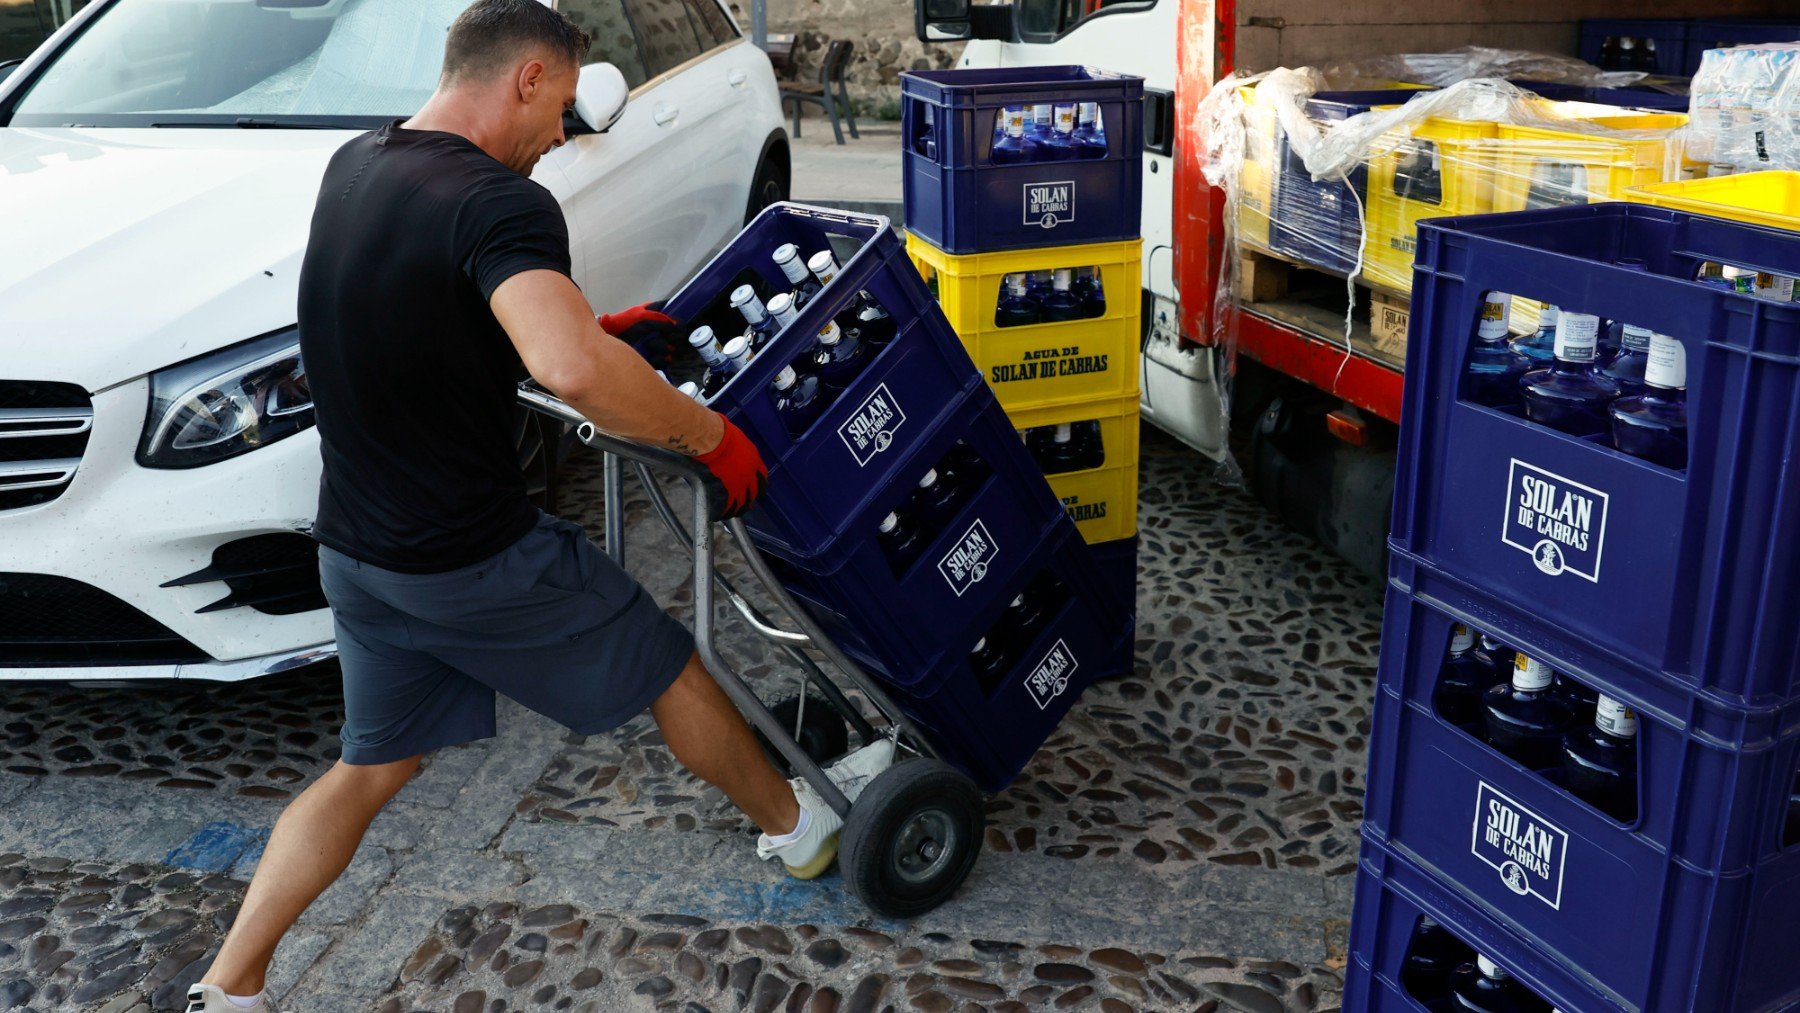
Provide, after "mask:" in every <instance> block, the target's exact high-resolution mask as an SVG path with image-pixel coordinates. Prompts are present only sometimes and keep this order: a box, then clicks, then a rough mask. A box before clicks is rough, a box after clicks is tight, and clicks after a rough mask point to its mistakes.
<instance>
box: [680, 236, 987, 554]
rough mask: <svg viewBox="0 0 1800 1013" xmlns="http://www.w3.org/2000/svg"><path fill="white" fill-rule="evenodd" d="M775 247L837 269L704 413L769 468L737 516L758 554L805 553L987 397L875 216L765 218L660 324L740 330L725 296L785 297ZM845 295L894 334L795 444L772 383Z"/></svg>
mask: <svg viewBox="0 0 1800 1013" xmlns="http://www.w3.org/2000/svg"><path fill="white" fill-rule="evenodd" d="M783 243H794V244H796V245H797V246H798V247H799V248H800V250H801V251H802V254H803V255H811V254H812V253H813V252H815V251H818V250H823V249H833V250H835V251H837V260H838V262H839V263H840V264H841V265H842V266H843V270H842V271H841V272H840V273H839V274H838V276H837V277H836V278H834V279H832V282H831V284H830V285H827V286H826V287H825V289H824V290H823V291H822V292H820V293H819V294H818V295H817V296H815V297H814V298H813V299H812V300H811V301H810V302H808V303H807V304H806V307H805V308H804V309H802V310H801V311H800V314H799V318H798V319H797V320H796V321H795V323H794V324H793V325H792V326H789V327H787V328H785V329H784V330H783V331H782V332H781V333H780V334H779V335H778V336H777V337H776V338H775V339H774V340H773V341H772V342H770V344H769V345H768V346H767V347H765V348H764V350H763V351H762V352H761V353H760V354H758V355H757V357H756V358H755V359H754V360H752V361H751V363H750V366H749V368H747V369H745V370H744V371H743V372H742V373H739V374H738V375H737V376H735V377H733V378H732V379H731V382H730V383H728V384H726V385H725V387H724V389H722V390H721V391H720V392H719V394H718V395H717V396H716V397H714V398H713V400H712V401H711V402H710V405H711V407H713V408H716V409H718V410H719V411H722V412H724V413H725V415H727V416H728V417H729V418H730V419H731V420H732V421H733V422H735V423H737V424H738V426H739V427H741V428H742V429H743V430H744V432H745V433H746V434H747V435H748V436H749V437H750V438H751V440H753V441H754V442H755V443H756V445H757V447H758V448H759V449H760V450H761V451H762V454H763V458H764V460H765V461H766V462H767V463H768V465H769V485H768V491H767V492H766V493H764V495H763V496H762V498H761V499H759V500H758V501H757V505H756V507H755V509H753V510H752V511H751V512H750V514H749V515H748V516H747V518H746V522H747V523H748V525H749V527H750V529H751V531H752V532H753V533H754V534H755V535H756V536H757V540H758V542H759V543H760V544H763V545H765V546H767V547H769V548H771V549H773V550H777V551H782V552H786V553H788V554H791V555H815V554H818V553H821V552H824V551H826V549H827V548H828V547H829V546H830V545H831V543H832V542H833V541H834V540H835V539H836V538H837V536H838V535H839V534H840V533H841V532H842V531H843V530H844V529H845V525H847V524H848V523H849V522H850V520H851V518H853V517H855V516H857V515H858V513H859V511H862V510H864V509H865V508H866V506H867V504H868V503H869V502H870V500H872V499H874V498H875V497H877V496H879V495H880V494H881V492H882V491H883V490H884V489H885V488H887V487H888V486H889V485H891V484H892V482H893V481H894V476H895V474H896V473H897V472H898V471H899V470H900V468H901V466H902V464H903V463H904V462H905V460H906V459H907V458H908V457H909V456H910V455H911V454H912V453H913V452H914V451H915V450H916V449H917V448H918V447H920V446H922V445H923V444H924V443H925V442H926V441H927V440H929V439H930V438H931V437H932V436H934V435H936V434H937V433H939V432H940V431H941V430H942V429H943V428H944V427H945V426H946V425H951V424H953V422H954V421H955V420H958V419H960V418H962V416H959V415H958V414H957V413H958V412H959V411H965V410H966V402H967V401H968V400H969V398H970V396H971V395H974V394H977V393H980V394H982V395H983V396H988V397H990V398H991V395H986V391H987V387H986V386H985V384H983V382H982V378H981V374H980V372H978V371H977V370H976V368H975V364H974V363H973V362H972V361H970V359H969V355H968V352H966V351H965V350H964V349H963V345H962V342H961V341H959V340H957V337H956V333H955V332H954V331H952V330H951V329H950V324H949V322H948V321H946V320H945V319H944V315H943V312H942V311H941V310H940V309H939V308H938V305H937V302H936V301H935V300H934V299H932V298H931V293H930V292H929V291H928V290H927V289H926V288H925V283H924V281H923V280H922V279H921V278H920V277H919V273H918V271H917V270H915V269H914V268H913V266H912V262H911V261H910V260H909V259H908V258H907V256H906V251H905V248H904V246H903V245H902V244H901V242H900V240H899V238H898V237H897V236H896V235H895V234H894V232H893V230H892V229H891V228H890V227H889V225H888V220H887V219H886V218H881V217H876V216H870V215H856V214H850V213H848V212H842V211H828V210H825V209H822V208H811V207H805V206H802V205H798V204H785V203H784V204H775V205H772V206H770V207H768V208H765V209H764V210H763V211H762V213H761V214H759V215H757V216H756V219H755V220H754V221H752V222H751V223H750V225H749V226H747V227H746V228H745V229H744V231H743V232H741V233H740V234H739V235H738V237H737V238H736V239H734V240H732V242H731V244H730V245H729V246H728V247H726V249H725V250H724V251H723V252H721V253H720V254H719V255H718V256H716V257H714V258H713V260H712V262H711V263H709V264H707V265H706V267H704V268H702V269H701V271H700V273H699V274H698V275H696V276H695V278H694V279H693V280H692V281H690V282H688V284H686V285H685V286H683V287H682V289H681V291H680V292H678V293H676V294H675V295H674V296H673V297H672V298H670V299H669V304H668V312H669V313H670V314H671V315H672V316H674V317H675V318H676V319H679V320H683V321H688V322H689V323H690V324H692V323H694V322H698V321H702V320H719V321H721V326H725V325H729V324H730V322H731V321H732V320H733V319H735V321H736V323H735V325H734V329H733V330H729V331H721V332H720V333H722V334H734V333H736V332H737V330H741V329H742V327H743V318H741V317H738V316H737V315H736V312H735V311H732V310H730V309H728V308H723V306H724V301H725V299H726V298H727V296H728V295H729V293H730V290H731V289H732V288H733V287H734V286H736V285H737V284H740V283H742V282H743V281H744V280H745V279H755V281H756V284H757V287H758V289H759V290H760V291H762V292H764V293H765V294H773V293H775V292H782V291H786V290H787V289H788V288H789V287H790V286H789V283H788V282H787V280H786V278H785V277H783V276H782V274H781V272H780V269H779V268H778V267H776V265H775V262H774V261H773V260H772V259H771V257H770V254H771V253H772V252H773V251H774V250H775V248H776V247H778V246H780V245H781V244H783ZM859 291H867V292H868V293H869V295H870V296H871V297H872V298H873V299H875V301H877V302H878V303H880V304H881V305H882V306H883V307H884V308H885V309H886V310H887V312H888V314H889V315H890V316H892V317H893V319H894V322H895V323H896V324H897V325H898V327H899V334H898V336H897V337H896V338H895V339H894V341H893V342H892V343H891V344H890V345H889V346H888V347H887V348H886V349H885V350H883V351H882V353H881V354H880V356H879V357H877V358H876V359H875V360H874V361H873V362H871V363H870V364H869V366H868V367H867V368H866V369H864V370H863V372H862V373H861V374H860V375H859V376H858V377H857V378H856V380H855V382H854V383H852V384H851V385H850V386H849V388H848V389H846V390H845V391H844V393H843V394H842V395H840V396H839V397H838V398H837V399H836V400H835V401H834V402H833V403H832V405H831V406H830V407H829V408H827V409H826V410H825V412H824V414H823V415H821V416H820V417H819V418H818V419H817V420H816V421H815V422H814V423H813V424H812V425H811V427H810V428H808V429H807V431H806V432H804V433H802V434H801V435H799V436H797V437H796V436H794V435H792V434H790V433H789V432H788V429H787V426H786V424H785V423H784V422H783V421H782V419H781V418H780V416H779V415H777V413H776V411H775V399H774V390H773V386H772V384H773V382H774V379H775V374H776V373H778V372H780V370H781V368H782V367H783V366H785V365H787V364H789V363H790V362H792V361H794V360H795V359H797V358H799V357H800V356H802V355H804V354H805V353H806V352H807V351H808V350H809V349H810V348H812V346H813V344H814V342H815V340H816V339H815V335H816V334H817V333H818V331H819V330H820V328H822V327H823V326H824V325H825V322H826V321H827V320H829V319H831V317H832V316H834V315H836V314H837V313H838V312H840V311H841V310H843V309H844V307H845V306H846V305H847V304H848V303H849V301H850V300H851V299H852V298H854V297H855V296H856V294H857V293H858V292H859ZM715 329H717V328H715Z"/></svg>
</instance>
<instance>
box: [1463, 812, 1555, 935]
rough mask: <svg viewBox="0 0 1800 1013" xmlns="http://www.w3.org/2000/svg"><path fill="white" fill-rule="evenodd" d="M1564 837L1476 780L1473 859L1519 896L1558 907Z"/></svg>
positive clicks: (1535, 815) (1540, 817) (1537, 817)
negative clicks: (1485, 866) (1491, 870)
mask: <svg viewBox="0 0 1800 1013" xmlns="http://www.w3.org/2000/svg"><path fill="white" fill-rule="evenodd" d="M1568 847H1569V835H1568V833H1567V832H1565V831H1564V830H1562V829H1561V828H1560V827H1557V826H1555V825H1554V824H1552V823H1549V822H1548V821H1546V820H1545V819H1544V818H1543V817H1542V816H1539V815H1538V814H1537V813H1534V812H1532V811H1531V810H1530V809H1527V808H1525V807H1524V806H1522V805H1520V804H1519V803H1517V802H1514V801H1513V800H1512V799H1510V798H1507V797H1506V796H1505V795H1502V794H1500V793H1499V792H1497V791H1495V790H1494V789H1493V788H1491V787H1489V786H1488V785H1487V783H1486V782H1480V783H1479V787H1477V788H1476V789H1475V843H1474V845H1473V848H1474V852H1475V857H1476V858H1479V859H1481V860H1482V861H1483V862H1485V863H1487V864H1488V865H1489V866H1491V867H1493V869H1494V871H1496V872H1498V873H1499V874H1500V882H1502V883H1504V884H1506V888H1507V889H1508V890H1511V891H1512V892H1513V893H1516V894H1518V895H1519V896H1521V897H1536V898H1537V899H1538V900H1541V901H1543V902H1544V903H1546V904H1548V905H1550V906H1551V907H1553V908H1557V909H1560V908H1561V907H1562V884H1563V859H1564V857H1565V852H1566V851H1567V850H1568Z"/></svg>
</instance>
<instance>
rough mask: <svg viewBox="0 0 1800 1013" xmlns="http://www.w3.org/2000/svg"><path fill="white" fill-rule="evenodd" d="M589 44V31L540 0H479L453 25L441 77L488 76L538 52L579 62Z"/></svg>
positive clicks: (574, 62)
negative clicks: (527, 55) (583, 29)
mask: <svg viewBox="0 0 1800 1013" xmlns="http://www.w3.org/2000/svg"><path fill="white" fill-rule="evenodd" d="M589 43H590V39H589V38H588V34H587V33H586V32H584V31H582V30H581V29H580V28H577V27H576V26H575V24H574V23H573V22H571V21H570V20H569V19H568V18H567V17H564V16H563V14H562V13H561V12H560V11H556V10H553V9H551V7H550V5H549V4H546V3H543V2H542V0H475V2H474V3H472V4H470V5H469V8H468V9H467V10H465V11H463V12H462V13H461V14H458V15H457V16H456V21H455V22H454V23H452V24H451V25H450V37H449V39H448V40H446V41H445V43H444V71H443V75H442V76H443V80H444V81H446V82H450V81H459V80H470V79H478V78H482V77H486V76H488V75H490V74H493V73H495V72H497V71H499V70H501V69H502V68H504V67H506V66H507V65H508V64H510V63H511V62H512V61H514V60H516V59H518V58H519V57H521V56H523V55H524V54H526V53H527V52H531V51H535V50H543V51H545V52H546V53H547V55H550V56H558V55H561V56H566V57H568V59H569V62H570V63H573V64H576V65H577V66H579V65H580V64H581V62H582V60H583V59H585V58H586V57H587V53H588V45H589Z"/></svg>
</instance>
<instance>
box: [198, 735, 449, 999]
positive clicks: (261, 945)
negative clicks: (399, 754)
mask: <svg viewBox="0 0 1800 1013" xmlns="http://www.w3.org/2000/svg"><path fill="white" fill-rule="evenodd" d="M418 769H419V757H417V756H413V757H409V758H407V759H404V760H396V761H394V762H393V763H379V764H367V765H364V764H350V763H344V762H343V761H341V760H340V761H338V763H337V764H336V765H335V766H333V767H332V768H331V769H330V770H328V771H326V772H325V773H324V774H323V775H321V776H320V777H319V779H318V780H316V781H314V782H313V783H312V784H310V785H308V786H307V789H306V790H305V791H303V792H301V793H300V796H299V797H298V798H296V799H294V801H292V802H290V803H288V807H287V809H286V810H284V811H283V812H282V814H281V818H280V819H277V820H276V821H275V830H274V832H273V833H271V834H270V835H269V843H268V845H267V846H266V847H265V848H264V849H263V856H262V861H261V862H259V863H258V864H257V866H256V875H254V876H252V877H251V879H250V889H249V890H247V891H246V892H245V893H244V903H243V906H242V907H240V908H239V909H238V914H237V920H236V921H234V922H232V925H231V931H230V932H229V933H227V934H226V936H225V943H224V945H223V946H221V947H220V948H219V955H218V956H217V957H215V958H213V963H212V966H211V967H210V968H208V969H207V971H206V974H205V975H203V976H202V977H201V978H200V981H201V983H203V984H207V985H217V986H219V987H220V988H222V989H224V990H225V991H226V992H227V993H229V994H231V995H255V994H256V993H257V992H260V991H262V987H263V975H264V974H265V973H266V972H267V971H268V968H269V961H270V960H272V959H273V958H274V956H275V947H276V945H277V944H279V943H280V942H281V937H282V936H284V935H286V934H287V930H288V929H289V928H290V927H291V926H292V925H293V924H294V921H295V920H296V919H298V918H299V917H300V913H301V912H302V911H305V910H306V908H307V905H309V904H311V903H312V902H313V900H314V899H315V898H316V897H318V896H319V894H321V893H324V892H325V888H326V887H328V886H330V885H331V884H332V883H333V882H334V881H335V880H336V879H337V878H338V876H339V875H341V874H342V873H343V871H344V867H345V866H347V865H349V864H350V856H351V855H353V854H355V853H356V846H357V845H358V844H360V843H361V842H362V838H363V834H364V833H365V832H367V831H368V829H369V823H370V822H371V821H372V820H374V819H375V814H376V813H378V812H380V811H381V807H382V806H384V805H386V804H387V802H388V799H391V798H393V797H394V794H395V793H396V792H398V791H399V790H400V789H401V787H402V786H404V785H405V784H406V782H407V781H408V780H410V779H411V778H412V776H413V774H414V773H415V772H416V771H417V770H418Z"/></svg>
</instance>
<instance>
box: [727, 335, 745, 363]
mask: <svg viewBox="0 0 1800 1013" xmlns="http://www.w3.org/2000/svg"><path fill="white" fill-rule="evenodd" d="M725 357H726V358H727V359H733V360H736V361H737V362H738V363H739V364H740V365H741V364H743V363H745V362H749V361H750V340H749V339H748V338H746V337H744V336H743V335H742V334H740V335H738V336H737V337H735V338H732V339H731V340H730V341H727V342H725Z"/></svg>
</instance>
